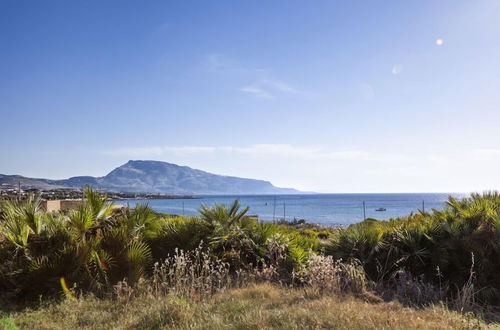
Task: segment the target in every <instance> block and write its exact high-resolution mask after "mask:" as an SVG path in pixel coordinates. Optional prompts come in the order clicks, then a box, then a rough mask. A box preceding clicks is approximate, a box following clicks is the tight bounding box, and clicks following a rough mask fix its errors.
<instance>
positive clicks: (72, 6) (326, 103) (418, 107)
mask: <svg viewBox="0 0 500 330" xmlns="http://www.w3.org/2000/svg"><path fill="white" fill-rule="evenodd" d="M499 59H500V1H498V0H474V1H470V0H464V1H460V0H440V1H435V0H426V1H314V2H311V1H291V0H287V1H177V2H174V1H124V0H120V1H97V0H96V1H52V0H46V1H14V0H0V115H1V121H0V127H1V131H0V132H1V133H0V134H1V139H0V155H1V161H0V173H4V174H21V175H26V176H35V177H49V178H66V177H69V176H73V175H104V174H106V173H107V172H109V171H110V170H111V169H113V168H114V167H117V166H119V165H121V164H122V163H124V162H126V161H127V160H129V159H154V160H164V161H169V162H174V163H178V164H183V165H189V166H191V167H195V168H200V169H204V170H207V171H210V172H214V173H219V174H227V175H236V176H243V177H252V178H260V179H266V180H270V181H272V182H273V183H274V184H276V185H278V186H287V187H295V188H298V189H302V190H309V191H319V192H412V191H418V192H421V191H424V192H428V191H444V192H451V191H477V190H484V189H495V188H496V189H499V188H500V171H498V168H499V165H500V130H499V126H500V60H499Z"/></svg>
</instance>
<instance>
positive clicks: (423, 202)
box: [422, 201, 425, 212]
mask: <svg viewBox="0 0 500 330" xmlns="http://www.w3.org/2000/svg"><path fill="white" fill-rule="evenodd" d="M422 212H425V201H422Z"/></svg>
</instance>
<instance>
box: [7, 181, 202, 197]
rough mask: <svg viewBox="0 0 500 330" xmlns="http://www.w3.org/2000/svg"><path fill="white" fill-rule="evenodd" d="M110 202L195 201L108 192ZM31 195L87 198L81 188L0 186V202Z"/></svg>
mask: <svg viewBox="0 0 500 330" xmlns="http://www.w3.org/2000/svg"><path fill="white" fill-rule="evenodd" d="M103 192H104V193H106V194H107V197H108V199H109V200H123V199H194V198H195V197H194V196H191V195H166V194H159V193H126V192H107V191H103ZM30 194H36V195H40V197H41V198H42V199H43V200H74V199H83V198H84V197H85V193H84V189H80V188H60V189H40V188H34V187H31V186H29V185H21V184H20V183H18V184H17V185H12V184H8V183H3V184H1V185H0V200H15V199H20V200H24V199H26V197H27V196H29V195H30Z"/></svg>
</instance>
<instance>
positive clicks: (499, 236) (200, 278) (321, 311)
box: [0, 188, 500, 328]
mask: <svg viewBox="0 0 500 330" xmlns="http://www.w3.org/2000/svg"><path fill="white" fill-rule="evenodd" d="M0 210H1V211H0V327H1V326H2V325H3V326H5V327H8V326H12V327H16V326H17V325H25V326H26V327H33V324H34V323H33V322H35V320H37V321H36V322H40V323H38V324H39V327H40V328H58V327H59V328H68V327H76V326H82V327H89V328H92V327H95V324H94V325H93V323H92V322H104V321H105V320H104V319H106V318H108V319H107V320H106V322H110V324H113V322H115V324H116V327H134V324H135V325H137V324H139V323H140V322H143V321H144V320H147V322H153V323H152V324H151V326H150V327H153V328H154V327H161V326H169V327H191V328H193V327H198V328H203V324H206V323H204V322H212V323H213V324H214V325H217V324H218V327H231V325H239V326H240V327H254V328H266V327H272V326H273V325H274V326H276V327H289V328H294V327H299V326H300V325H301V324H306V325H307V327H309V328H315V327H322V328H325V327H326V328H328V327H335V326H336V327H344V328H345V327H361V328H374V327H389V326H393V327H401V328H402V327H404V326H405V324H407V325H408V324H410V323H405V322H406V321H407V320H404V319H394V320H393V321H391V322H393V323H389V324H388V323H383V322H387V320H392V319H391V317H394V316H389V315H388V314H387V311H390V310H392V311H396V310H397V311H398V313H400V314H401V315H406V317H407V318H408V320H410V319H412V318H414V321H415V323H412V324H413V326H415V327H419V326H420V327H430V323H429V324H426V323H425V321H422V319H421V318H422V317H424V318H429V320H430V319H432V320H434V321H433V322H437V323H434V324H437V325H439V326H438V327H440V328H447V327H448V328H454V327H472V326H477V325H479V326H485V324H484V323H482V322H480V321H477V320H476V319H470V317H468V316H461V315H459V314H454V313H455V312H449V311H447V310H446V308H451V309H454V310H456V311H458V313H466V312H470V311H473V312H476V313H477V315H482V316H483V317H487V318H488V319H489V320H495V319H496V318H497V316H496V306H498V304H499V299H500V291H499V290H500V281H499V278H498V276H497V274H496V273H497V272H498V270H500V258H499V257H500V255H499V253H500V194H499V193H497V192H489V193H484V194H472V195H471V196H470V197H469V198H466V199H462V200H456V199H453V198H450V199H449V200H448V202H447V205H446V207H445V208H444V209H443V210H433V211H432V212H420V213H418V214H415V215H411V216H409V217H405V218H399V219H393V220H390V221H377V220H373V219H368V220H366V221H363V222H361V223H358V224H355V225H352V226H349V227H347V228H340V229H338V228H335V229H333V228H323V227H314V226H308V225H307V224H303V223H300V224H299V223H297V224H294V225H290V224H273V223H263V222H258V221H257V220H256V219H253V218H250V217H247V216H246V213H247V211H248V209H247V208H245V209H241V208H240V205H239V202H238V201H235V202H234V203H233V204H232V205H227V206H226V205H215V206H213V207H202V208H201V209H200V212H199V216H198V217H176V216H166V215H163V214H158V213H156V212H154V211H153V210H152V209H150V208H149V207H148V206H147V205H139V206H137V207H135V208H133V209H129V208H125V209H123V210H120V211H113V209H112V203H111V202H109V201H108V199H107V197H106V196H104V195H102V194H99V193H97V192H96V191H94V190H92V189H90V188H88V189H86V202H85V203H84V204H83V205H81V206H80V208H79V209H77V210H74V211H70V212H66V213H46V212H43V211H42V209H41V203H40V199H39V198H38V197H36V196H30V197H29V198H28V199H27V200H24V201H22V202H16V201H5V202H3V204H2V205H1V208H0ZM59 299H63V302H61V303H57V300H59ZM384 300H385V301H399V302H400V303H402V304H404V305H407V306H413V307H419V308H420V307H426V308H425V310H414V309H407V308H405V307H402V306H401V305H399V304H397V303H395V302H393V303H387V302H384ZM298 302H301V303H300V304H299V303H298ZM215 303H216V304H217V305H214V304H215ZM344 303H345V304H346V305H345V306H341V305H343V304H344ZM13 304H14V305H13ZM366 304H370V305H369V306H368V307H367V305H366ZM377 304H381V305H380V307H376V306H378V305H377ZM436 304H437V305H439V304H444V305H445V306H446V308H445V307H429V306H435V305H436ZM35 305H36V306H35ZM143 305H148V306H149V307H148V308H146V309H144V311H143V312H137V311H136V310H137V309H140V306H143ZM9 306H11V307H9ZM12 306H31V307H33V308H35V309H33V310H25V311H24V312H23V311H21V312H20V311H18V310H16V309H15V308H13V307H12ZM113 306H115V307H116V310H115V312H116V313H113V311H112V310H114V309H115V307H113ZM235 306H236V307H235ZM265 306H267V307H265ZM306 306H308V307H306ZM346 306H348V307H346ZM363 306H365V307H363ZM382 306H385V307H382ZM9 308H10V309H9ZM98 308H102V309H103V310H104V311H106V312H104V314H102V315H101V316H99V317H102V318H103V319H100V320H99V319H98V318H97V319H93V318H95V317H97V316H96V313H97V311H98V310H99V309H98ZM304 308H306V309H307V308H310V309H311V310H309V311H304ZM333 309H335V310H346V311H347V310H349V309H350V311H349V312H350V313H353V314H352V315H350V316H349V317H350V318H347V317H346V316H341V315H340V314H338V313H337V312H331V311H332V310H333ZM243 310H246V311H247V312H248V316H245V317H244V316H243V314H241V313H242V311H243ZM355 310H358V312H357V314H356V312H355ZM373 310H380V312H379V313H375V312H373ZM125 311H127V312H133V311H135V312H133V313H134V315H133V316H127V317H126V318H124V319H123V321H120V320H118V319H117V318H118V317H119V316H118V315H119V313H123V312H125ZM162 311H163V312H162ZM273 311H274V312H276V313H278V314H279V315H280V316H273V315H274V314H273ZM382 311H384V312H382ZM436 311H438V312H436ZM247 312H245V315H246V313H247ZM106 313H108V314H106ZM148 313H149V314H148ZM329 313H330V314H329ZM360 313H365V314H366V315H365V317H363V316H362V315H360ZM419 313H420V314H419ZM2 314H3V315H2ZM48 314H50V315H52V314H53V315H55V317H54V318H52V317H50V318H49V317H48V316H47V315H48ZM122 315H123V314H122ZM251 315H260V316H261V317H262V319H261V321H257V320H255V319H252V317H251ZM286 315H288V316H286ZM443 315H446V317H443ZM2 316H3V317H4V318H3V319H2V318H1V317H2ZM255 317H256V316H254V318H255ZM342 317H343V318H344V319H341V318H342ZM141 318H143V319H141ZM299 318H303V319H302V320H300V319H299ZM316 318H317V319H316ZM367 319H370V321H369V323H367V322H368V321H367ZM125 320H126V321H125ZM141 320H142V321H141ZM287 320H288V321H289V322H290V323H286V322H287ZM412 320H413V319H412ZM419 320H420V321H419ZM127 322H128V323H127ZM197 322H198V323H197ZM255 322H266V323H260V324H259V323H255ZM294 322H295V323H294ZM301 322H306V323H301ZM335 322H337V323H335ZM349 322H352V323H349ZM363 322H364V323H363ZM407 322H410V321H407ZM412 322H413V321H412ZM419 322H420V323H419ZM422 322H424V323H422ZM441 322H442V323H441ZM216 327H217V326H216Z"/></svg>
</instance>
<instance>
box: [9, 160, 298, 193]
mask: <svg viewBox="0 0 500 330" xmlns="http://www.w3.org/2000/svg"><path fill="white" fill-rule="evenodd" d="M18 181H21V185H22V186H23V187H24V186H29V187H31V188H38V189H50V188H51V187H53V188H54V189H55V188H61V187H66V188H82V187H84V186H86V185H90V186H93V187H95V188H97V189H99V190H104V191H110V192H129V193H135V192H137V193H162V194H198V195H203V194H205V195H210V194H227V195H229V194H291V193H298V192H299V191H297V190H295V189H289V188H278V187H275V186H273V185H272V184H271V183H270V182H269V181H263V180H254V179H245V178H238V177H233V176H223V175H217V174H212V173H208V172H205V171H201V170H197V169H193V168H190V167H188V166H179V165H176V164H172V163H167V162H159V161H151V160H131V161H128V162H127V163H126V164H124V165H122V166H120V167H117V168H115V169H114V170H113V171H111V172H110V173H108V174H107V175H106V176H103V177H92V176H76V177H72V178H69V179H65V180H48V179H31V178H25V177H22V176H14V175H10V176H8V175H0V185H3V186H8V185H12V186H13V185H16V184H17V182H18Z"/></svg>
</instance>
